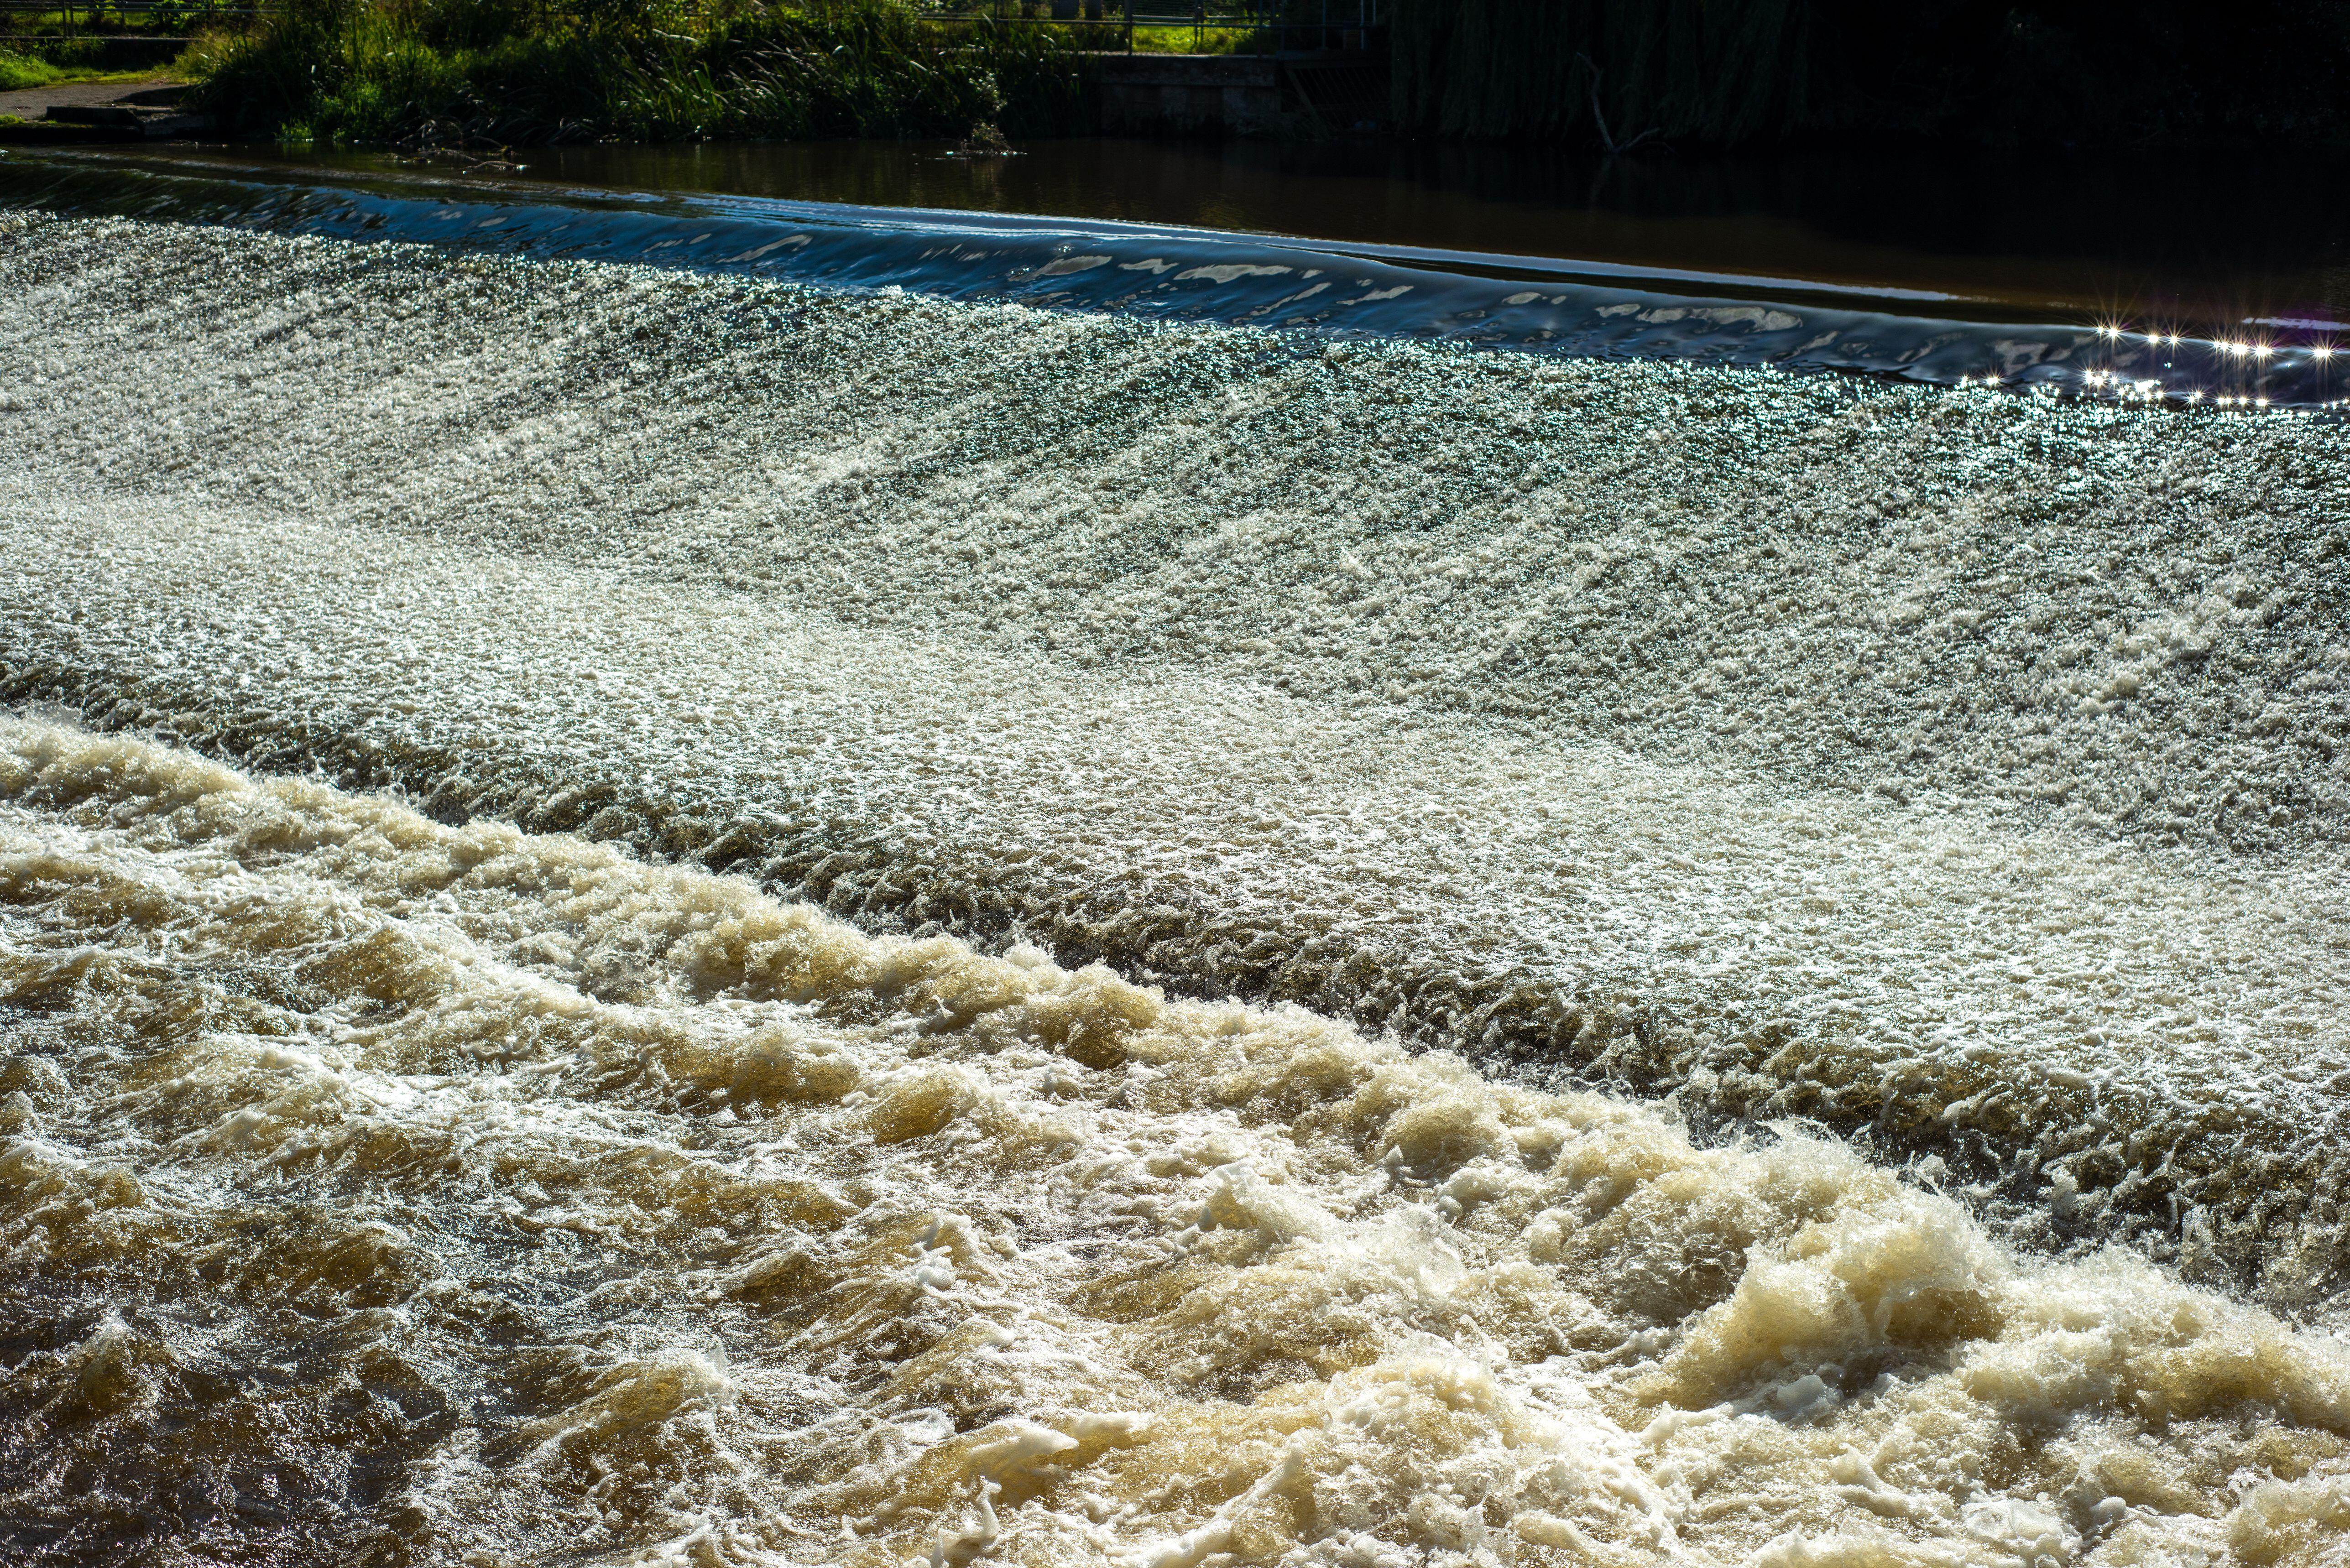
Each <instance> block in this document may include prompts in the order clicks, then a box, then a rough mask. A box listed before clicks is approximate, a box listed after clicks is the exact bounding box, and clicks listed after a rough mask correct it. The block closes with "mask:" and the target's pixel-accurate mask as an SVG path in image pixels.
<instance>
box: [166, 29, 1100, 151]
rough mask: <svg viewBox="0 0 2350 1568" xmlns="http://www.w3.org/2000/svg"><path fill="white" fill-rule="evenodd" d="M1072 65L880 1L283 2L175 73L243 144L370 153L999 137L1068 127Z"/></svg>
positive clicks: (1078, 83)
mask: <svg viewBox="0 0 2350 1568" xmlns="http://www.w3.org/2000/svg"><path fill="white" fill-rule="evenodd" d="M1078 61H1079V53H1078V50H1077V49H1076V47H1074V45H1073V44H1072V42H1071V41H1070V40H1069V39H1067V38H1066V37H1064V36H1061V35H1060V33H1058V32H1057V31H1055V30H1054V29H1050V28H1042V27H1023V26H1016V25H1012V24H1005V23H998V22H995V21H992V20H978V21H972V22H965V23H959V24H951V25H939V24H933V23H928V22H924V21H922V20H920V19H919V18H917V17H916V16H914V15H913V14H912V13H910V11H908V10H907V9H906V8H905V7H903V6H901V5H896V4H894V3H892V0H837V3H829V4H824V5H811V6H806V7H799V6H776V7H759V8H754V7H749V6H742V7H703V6H695V7H692V8H691V9H689V8H687V7H684V6H681V5H674V4H669V3H664V0H588V3H587V4H585V5H581V6H579V7H578V8H577V10H575V11H573V12H571V13H569V14H567V15H558V14H553V13H551V12H550V11H549V10H548V9H547V8H546V7H544V6H541V5H534V4H528V3H521V0H290V3H289V4H288V5H286V7H285V8H284V9H283V10H282V11H280V12H279V13H277V14H276V15H275V16H272V17H271V18H270V19H269V20H268V22H267V23H266V24H265V26H261V27H259V28H256V29H255V30H254V31H252V32H250V33H246V34H242V35H234V36H211V37H207V38H205V39H203V40H200V41H199V42H198V43H197V44H196V45H195V46H194V47H192V48H191V49H190V51H189V53H188V56H187V57H186V58H185V61H184V64H185V66H186V67H187V68H188V69H189V70H190V72H191V74H192V75H193V76H194V77H195V78H196V81H197V88H196V98H197V101H198V102H199V104H200V105H201V106H202V107H204V108H207V109H211V110H212V111H213V113H215V114H217V115H219V116H221V117H222V119H223V120H224V123H226V124H228V125H230V126H231V127H233V128H234V129H235V130H240V131H242V132H244V133H246V134H260V135H271V136H277V137H281V138H285V139H286V140H313V139H316V140H337V141H354V142H379V143H394V144H400V143H408V144H416V143H442V142H453V141H467V140H494V141H501V142H524V143H527V142H545V141H558V140H630V141H672V140H699V139H703V138H716V137H743V138H760V137H764V138H797V137H816V136H959V135H962V134H964V133H965V132H967V131H969V130H972V127H974V126H976V125H982V124H999V123H1000V124H1001V125H1002V126H1003V129H1004V130H1007V131H1009V132H1011V133H1012V134H1014V135H1027V136H1039V135H1055V134H1066V133H1067V132H1069V131H1072V130H1076V129H1077V128H1078V127H1077V116H1078V112H1079V109H1080V105H1081V101H1082V91H1083V83H1082V79H1081V74H1080V70H1079V65H1078Z"/></svg>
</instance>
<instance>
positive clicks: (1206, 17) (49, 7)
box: [0, 0, 1388, 54]
mask: <svg viewBox="0 0 2350 1568" xmlns="http://www.w3.org/2000/svg"><path fill="white" fill-rule="evenodd" d="M1387 4H1388V0H1193V3H1192V4H1191V5H1180V0H1178V3H1177V4H1175V5H1170V0H908V5H907V9H908V10H910V11H911V12H912V13H913V14H914V15H915V16H919V17H920V18H922V19H924V20H926V21H936V22H976V21H983V20H984V21H992V22H997V23H1004V22H1010V23H1016V24H1026V25H1033V26H1047V27H1061V28H1068V29H1072V30H1086V31H1091V32H1094V33H1097V35H1098V36H1101V37H1102V39H1103V41H1104V42H1105V43H1107V44H1108V45H1109V47H1113V48H1116V49H1121V50H1124V51H1126V52H1128V53H1132V52H1133V50H1134V47H1135V35H1136V33H1137V32H1138V31H1139V30H1141V29H1150V30H1153V31H1158V32H1161V33H1164V32H1168V31H1175V30H1180V29H1188V30H1189V31H1190V32H1191V52H1192V53H1205V52H1209V51H1208V50H1207V48H1206V45H1207V40H1208V36H1209V35H1210V34H1211V33H1217V34H1227V35H1229V34H1239V35H1243V36H1242V37H1240V38H1239V39H1236V40H1233V42H1235V43H1237V44H1240V45H1244V46H1245V48H1244V49H1243V51H1242V52H1246V53H1252V54H1257V53H1272V52H1294V51H1312V52H1325V51H1340V52H1353V51H1357V50H1360V49H1362V48H1365V47H1367V45H1368V44H1369V42H1370V41H1371V39H1372V37H1373V36H1374V35H1375V34H1377V33H1378V32H1379V31H1381V30H1383V29H1384V28H1385V26H1387ZM686 7H687V9H688V10H700V9H701V8H702V6H701V5H699V4H697V3H696V0H686ZM278 8H279V7H278V5H275V4H273V3H272V0H0V16H54V17H56V18H57V20H58V23H59V25H60V26H63V27H65V28H67V29H78V32H77V31H68V33H66V34H64V35H61V36H64V37H72V36H89V32H90V29H92V28H96V27H102V26H105V25H106V24H107V23H108V22H109V21H114V22H119V23H120V24H121V25H123V26H145V27H148V28H152V29H163V30H169V31H172V32H176V31H179V30H182V29H184V28H187V27H190V26H195V25H198V24H201V23H203V22H206V21H211V20H214V19H217V20H222V21H229V20H244V19H250V18H253V17H256V16H267V15H269V14H270V13H271V12H273V11H275V10H276V9H278ZM550 8H559V0H558V5H556V6H553V7H550ZM16 36H19V37H26V38H31V37H34V36H46V35H27V34H18V35H16ZM1223 52H1229V51H1223Z"/></svg>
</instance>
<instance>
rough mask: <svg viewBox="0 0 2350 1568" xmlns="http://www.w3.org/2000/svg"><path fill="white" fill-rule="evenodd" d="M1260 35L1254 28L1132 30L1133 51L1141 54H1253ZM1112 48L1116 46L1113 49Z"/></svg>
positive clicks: (1141, 28) (1147, 28)
mask: <svg viewBox="0 0 2350 1568" xmlns="http://www.w3.org/2000/svg"><path fill="white" fill-rule="evenodd" d="M1259 37H1260V36H1259V34H1258V31H1257V29H1255V28H1254V27H1201V28H1198V29H1193V28H1191V27H1182V26H1176V27H1144V26H1137V27H1136V28H1135V29H1134V48H1135V52H1136V53H1137V54H1144V55H1232V54H1241V53H1254V52H1255V50H1256V48H1257V46H1258V43H1259ZM1112 47H1116V46H1112Z"/></svg>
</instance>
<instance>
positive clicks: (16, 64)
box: [0, 49, 64, 92]
mask: <svg viewBox="0 0 2350 1568" xmlns="http://www.w3.org/2000/svg"><path fill="white" fill-rule="evenodd" d="M63 74H64V73H63V72H61V71H59V70H58V69H57V67H55V66H53V65H51V64H49V62H48V61H47V60H36V59H34V58H33V57H30V56H28V55H20V54H17V53H16V52H15V51H14V50H12V49H0V92H16V91H18V90H20V89H21V88H36V87H47V86H48V85H49V84H50V83H51V82H53V81H55V80H57V78H58V77H60V76H62V75H63Z"/></svg>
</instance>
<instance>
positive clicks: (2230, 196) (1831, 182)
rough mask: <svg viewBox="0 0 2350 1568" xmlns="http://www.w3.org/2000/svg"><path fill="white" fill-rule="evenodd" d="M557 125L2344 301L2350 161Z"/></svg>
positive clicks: (1109, 183) (1382, 240)
mask: <svg viewBox="0 0 2350 1568" xmlns="http://www.w3.org/2000/svg"><path fill="white" fill-rule="evenodd" d="M949 151H951V150H950V149H949V148H948V147H946V146H944V145H941V144H909V143H890V142H869V141H865V142H814V143H810V142H800V143H782V144H739V143H737V144H723V143H702V144H696V145H685V146H671V147H553V148H539V149H535V150H533V151H529V152H528V153H527V154H525V155H523V157H524V161H525V176H526V177H527V178H531V179H537V180H547V181H554V182H566V183H582V184H590V185H618V186H628V187H633V188H638V189H643V190H657V191H717V192H733V193H737V194H743V195H755V196H774V197H783V198H787V199H791V200H795V201H810V202H849V203H853V204H857V205H863V206H897V207H945V208H961V209H968V210H972V211H978V212H995V213H1049V214H1054V215H1057V216H1063V217H1074V218H1106V219H1114V220H1118V221H1123V222H1128V223H1180V224H1190V225H1196V226H1199V227H1203V228H1214V229H1228V230H1235V231H1240V232H1243V233H1255V234H1292V235H1302V236H1307V237H1311V238H1315V239H1323V240H1344V241H1351V242H1356V243H1358V244H1388V245H1397V246H1406V247H1419V248H1424V249H1429V250H1436V251H1445V252H1482V253H1488V254H1494V255H1499V256H1526V257H1546V258H1556V259H1564V260H1575V261H1584V262H1596V263H1607V264H1614V265H1622V266H1637V267H1648V268H1656V269H1659V270H1661V271H1665V272H1669V273H1675V274H1688V273H1712V274H1721V275H1738V276H1746V277H1760V278H1785V279H1804V280H1810V281H1814V282H1823V283H1828V284H1834V285H1836V286H1841V287H1845V288H1849V289H1854V290H1858V291H1866V292H1876V291H1884V290H1906V291H1911V292H1913V293H1917V294H1921V295H1938V296H1947V297H1948V298H1949V299H1950V300H1952V301H1958V302H1964V303H1966V304H1969V305H1975V306H1994V307H2005V308H2006V309H2008V310H2010V311H2013V310H2016V309H2022V310H2026V311H2030V312H2048V311H2055V312H2060V313H2065V314H2067V315H2075V316H2077V317H2079V318H2081V319H2083V320H2085V321H2095V320H2113V321H2116V322H2117V323H2121V322H2127V323H2136V324H2143V325H2160V326H2161V327H2163V328H2164V329H2165V330H2172V329H2178V328H2183V327H2201V328H2206V329H2209V328H2216V327H2226V326H2230V325H2236V324H2240V323H2241V322H2243V321H2244V320H2245V319H2246V318H2248V317H2287V318H2294V317H2303V318H2319V319H2326V320H2332V321H2337V322H2350V166H2345V165H2344V164H2342V163H2341V162H2338V161H2327V160H2324V159H2320V158H2315V157H2311V158H2294V157H2291V156H2282V157H2280V156H2273V155H2272V156H2267V157H2263V158H2261V159H2257V160H2249V161H2248V160H2243V159H2239V158H2228V157H2219V156H2212V157H2208V158H2193V157H2180V156H2152V155H2147V156H2141V157H2129V156H2120V157H2116V156H2113V155H2099V156H2090V155H2082V154H2074V155H2069V156H2068V155H2066V154H2064V153H2061V152H2054V153H2052V152H2049V151H2022V152H2013V153H1994V152H1984V151H1972V150H1970V151H1966V152H1963V153H1959V154H1954V155H1950V156H1946V157H1934V156H1931V155H1928V154H1921V153H1917V152H1909V153H1906V154H1901V155H1891V154H1887V155H1878V156H1870V155H1868V154H1866V153H1863V152H1854V151H1835V152H1812V153H1796V154H1780V155H1773V156H1769V157H1751V158H1744V159H1729V158H1719V157H1716V158H1683V157H1677V156H1673V155H1670V154H1660V155H1656V156H1648V157H1642V156H1630V157H1623V158H1617V159H1614V160H1609V161H1598V160H1593V159H1587V158H1580V157H1574V156H1569V155H1565V154H1559V153H1545V152H1540V151H1523V150H1507V149H1493V148H1464V147H1453V146H1446V147H1413V146H1409V145H1405V146H1397V145H1392V144H1388V143H1384V142H1369V143H1346V142H1336V143H1330V142H1325V143H1305V144H1297V143H1274V142H1226V143H1182V142H1166V141H1123V140H1102V139H1086V140H1064V141H1038V142H1031V143H1026V144H1024V145H1023V147H1022V148H1021V149H1020V154H1019V156H1017V157H1014V158H1008V159H986V158H981V159H972V158H961V157H952V156H946V154H947V153H948V152H949Z"/></svg>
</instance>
